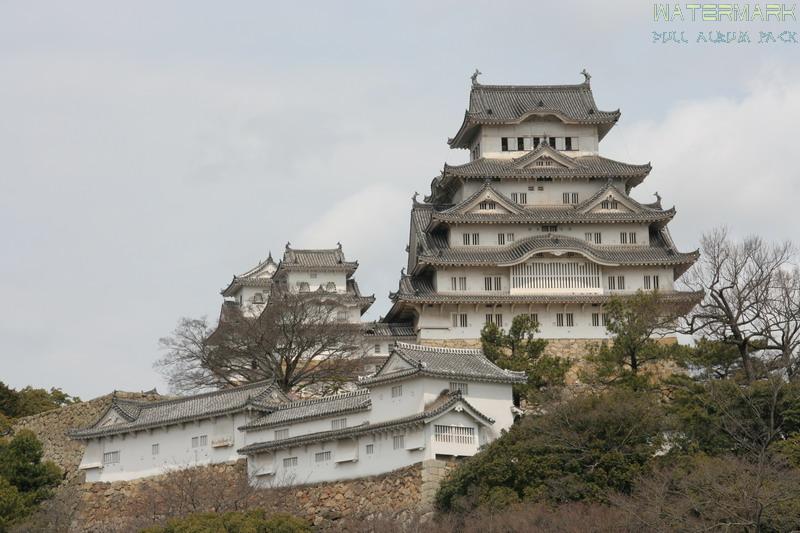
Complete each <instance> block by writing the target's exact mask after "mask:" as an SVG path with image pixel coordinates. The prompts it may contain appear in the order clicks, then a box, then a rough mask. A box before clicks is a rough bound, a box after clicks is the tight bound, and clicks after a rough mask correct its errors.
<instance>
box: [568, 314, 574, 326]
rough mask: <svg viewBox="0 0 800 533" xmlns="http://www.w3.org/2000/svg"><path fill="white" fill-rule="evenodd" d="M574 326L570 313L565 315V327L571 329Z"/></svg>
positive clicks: (572, 316)
mask: <svg viewBox="0 0 800 533" xmlns="http://www.w3.org/2000/svg"><path fill="white" fill-rule="evenodd" d="M574 325H575V315H574V314H572V313H567V327H568V328H571V327H572V326H574Z"/></svg>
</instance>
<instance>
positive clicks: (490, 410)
mask: <svg viewBox="0 0 800 533" xmlns="http://www.w3.org/2000/svg"><path fill="white" fill-rule="evenodd" d="M421 381H423V383H424V387H425V403H426V404H427V403H430V402H432V401H433V400H435V399H436V398H437V397H438V396H439V395H440V394H441V393H442V391H444V390H448V389H449V388H450V380H445V379H437V378H431V377H426V378H424V380H421ZM458 381H461V380H458ZM467 385H468V386H467V388H468V390H467V393H466V394H465V395H464V398H465V399H466V400H467V401H468V402H469V403H470V405H472V406H473V407H475V408H476V409H477V410H478V411H480V412H482V413H483V414H485V415H486V416H488V417H490V418H493V419H494V420H495V423H494V424H493V425H492V427H491V429H490V430H489V433H490V435H492V436H493V437H495V438H496V437H498V436H500V431H501V430H503V429H508V428H510V427H511V425H512V424H513V423H514V414H513V413H512V412H511V406H512V405H514V400H513V398H512V387H511V385H509V384H507V383H483V382H478V381H470V382H468V384H467ZM451 414H453V415H456V414H457V413H451ZM459 416H461V415H459ZM469 420H470V423H474V421H473V420H472V419H469ZM437 423H447V422H437Z"/></svg>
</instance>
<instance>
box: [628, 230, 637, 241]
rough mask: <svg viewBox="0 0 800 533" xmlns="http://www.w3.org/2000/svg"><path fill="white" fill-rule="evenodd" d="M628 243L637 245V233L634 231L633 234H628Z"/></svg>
mask: <svg viewBox="0 0 800 533" xmlns="http://www.w3.org/2000/svg"><path fill="white" fill-rule="evenodd" d="M628 242H630V243H631V244H636V232H635V231H632V232H630V233H628Z"/></svg>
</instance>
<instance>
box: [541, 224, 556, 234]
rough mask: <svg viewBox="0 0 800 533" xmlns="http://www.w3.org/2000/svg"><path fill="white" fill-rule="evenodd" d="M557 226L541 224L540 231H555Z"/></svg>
mask: <svg viewBox="0 0 800 533" xmlns="http://www.w3.org/2000/svg"><path fill="white" fill-rule="evenodd" d="M557 231H558V226H542V233H556V232H557Z"/></svg>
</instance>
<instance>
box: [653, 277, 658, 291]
mask: <svg viewBox="0 0 800 533" xmlns="http://www.w3.org/2000/svg"><path fill="white" fill-rule="evenodd" d="M653 288H654V289H657V288H658V276H653Z"/></svg>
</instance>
